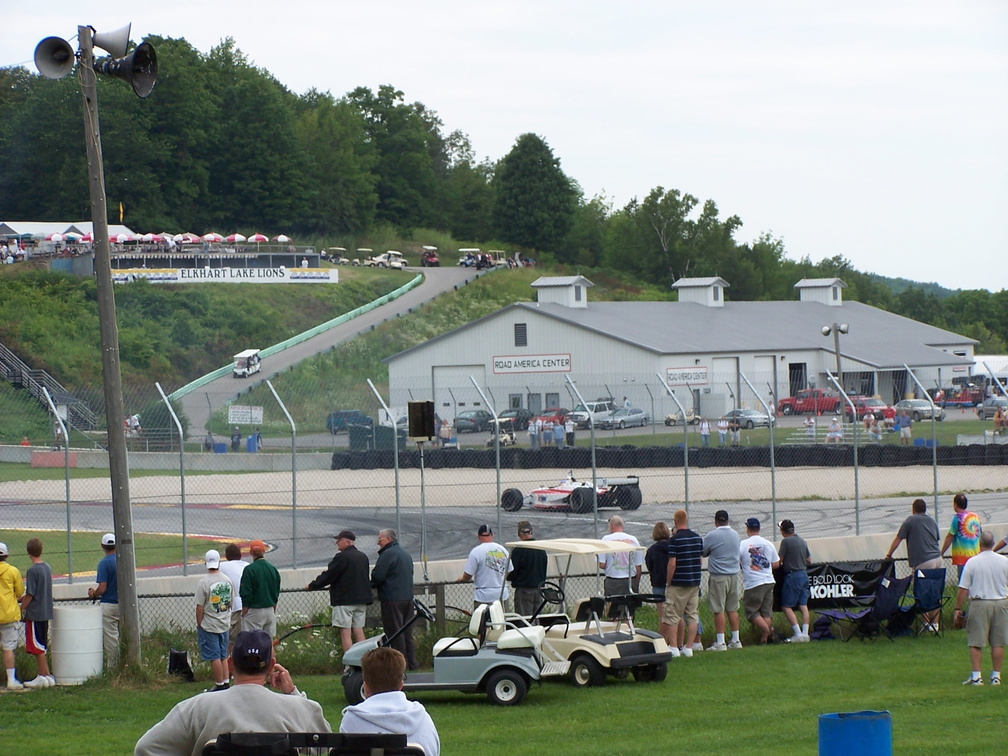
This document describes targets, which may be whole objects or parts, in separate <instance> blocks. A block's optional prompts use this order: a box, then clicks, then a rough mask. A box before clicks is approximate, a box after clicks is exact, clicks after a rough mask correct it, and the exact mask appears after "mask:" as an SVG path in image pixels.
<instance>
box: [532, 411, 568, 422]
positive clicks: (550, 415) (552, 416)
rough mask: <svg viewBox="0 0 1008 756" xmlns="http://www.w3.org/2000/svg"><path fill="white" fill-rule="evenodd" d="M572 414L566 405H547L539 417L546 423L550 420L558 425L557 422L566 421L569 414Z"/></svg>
mask: <svg viewBox="0 0 1008 756" xmlns="http://www.w3.org/2000/svg"><path fill="white" fill-rule="evenodd" d="M569 414H570V410H569V409H567V408H566V407H547V408H546V409H544V410H543V413H542V414H541V415H539V419H540V420H542V421H543V422H544V423H545V422H546V421H547V420H549V421H550V422H551V423H553V424H554V425H556V423H566V422H567V415H569Z"/></svg>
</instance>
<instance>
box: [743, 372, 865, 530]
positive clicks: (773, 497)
mask: <svg viewBox="0 0 1008 756" xmlns="http://www.w3.org/2000/svg"><path fill="white" fill-rule="evenodd" d="M739 377H740V378H741V379H742V380H743V381H745V384H746V386H748V387H749V390H750V391H752V392H753V396H755V397H756V401H757V402H759V403H760V404H761V405H762V406H763V409H765V410H766V413H767V430H768V431H770V506H771V508H772V509H773V513H772V514H771V515H770V519H771V520H773V522H774V526H775V527H776V525H777V465H776V460H775V459H774V433H773V432H774V420H775V418H774V414H773V410H772V409H770V407H769V406H767V403H766V402H764V401H763V397H761V396H760V395H759V393H757V391H756V389H755V388H753V385H752V384H751V383H749V379H748V378H746V377H745V373H741V372H740V373H739ZM854 454H855V455H856V454H857V436H855V437H854Z"/></svg>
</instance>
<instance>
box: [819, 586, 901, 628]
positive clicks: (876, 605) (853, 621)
mask: <svg viewBox="0 0 1008 756" xmlns="http://www.w3.org/2000/svg"><path fill="white" fill-rule="evenodd" d="M912 579H913V576H912V575H907V576H906V577H904V578H895V577H882V579H881V580H879V583H878V587H876V589H875V596H874V598H873V600H872V602H871V605H869V606H868V607H866V608H864V609H829V610H827V611H823V612H819V615H820V616H822V617H827V618H828V619H829V620H830V623H831V624H835V625H836V626H837V629H838V632H839V635H840V637H841V638H843V639H844V640H845V641H847V640H850V639H851V638H853V637H855V636H856V637H857V638H858V639H860V640H865V639H871V640H874V639H875V638H877V637H878V636H879V635H885V636H886V637H887V638H888V639H889V640H892V639H893V638H894V637H895V636H896V635H898V634H899V631H900V630H901V629H905V628H906V627H907V625H906V621H905V615H904V614H903V611H902V610H901V608H900V604H901V603H902V601H903V596H904V595H905V594H906V592H907V589H908V588H909V587H910V581H911V580H912ZM845 631H846V632H845Z"/></svg>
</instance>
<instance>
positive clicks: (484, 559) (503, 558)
mask: <svg viewBox="0 0 1008 756" xmlns="http://www.w3.org/2000/svg"><path fill="white" fill-rule="evenodd" d="M476 537H477V538H478V539H479V545H477V546H476V547H475V548H473V550H472V551H470V552H469V557H468V558H467V559H466V564H465V569H464V570H463V572H462V575H461V576H460V577H459V578H458V579H457V580H456V581H455V582H456V583H468V582H469V581H470V580H472V581H473V589H474V590H473V607H477V606H479V605H480V604H490V603H493V602H494V601H497V600H500V601H501V603H504V602H506V601H507V598H508V589H507V584H506V583H505V582H504V576H505V574H507V566H508V558H509V555H508V550H507V549H505V548H504V547H503V546H501V545H499V544H497V543H494V538H493V529H492V528H491V527H490V526H489V525H480V526H479V529H478V530H477V531H476Z"/></svg>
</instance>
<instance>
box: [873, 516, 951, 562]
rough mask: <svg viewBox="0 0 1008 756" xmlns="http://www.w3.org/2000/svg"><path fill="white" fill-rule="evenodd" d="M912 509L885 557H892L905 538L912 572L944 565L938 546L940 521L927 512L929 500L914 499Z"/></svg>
mask: <svg viewBox="0 0 1008 756" xmlns="http://www.w3.org/2000/svg"><path fill="white" fill-rule="evenodd" d="M910 509H911V514H910V516H909V517H907V518H906V519H905V520H903V524H902V525H900V527H899V530H898V531H897V532H896V537H895V538H894V539H893V542H892V544H891V545H890V546H889V551H888V552H887V553H886V556H885V558H886V559H892V557H893V554H895V553H896V549H898V548H899V545H900V543H901V542H903V541H904V540H905V541H906V542H907V545H906V550H907V563H908V564H909V565H910V571H911V572H916V571H917V570H935V569H938V568H939V567H941V566H942V558H941V549H940V548H939V546H938V523H937V522H935V521H934V518H933V517H931V516H930V515H928V514H927V502H926V501H924V499H914V501H913V504H911V505H910Z"/></svg>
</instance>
